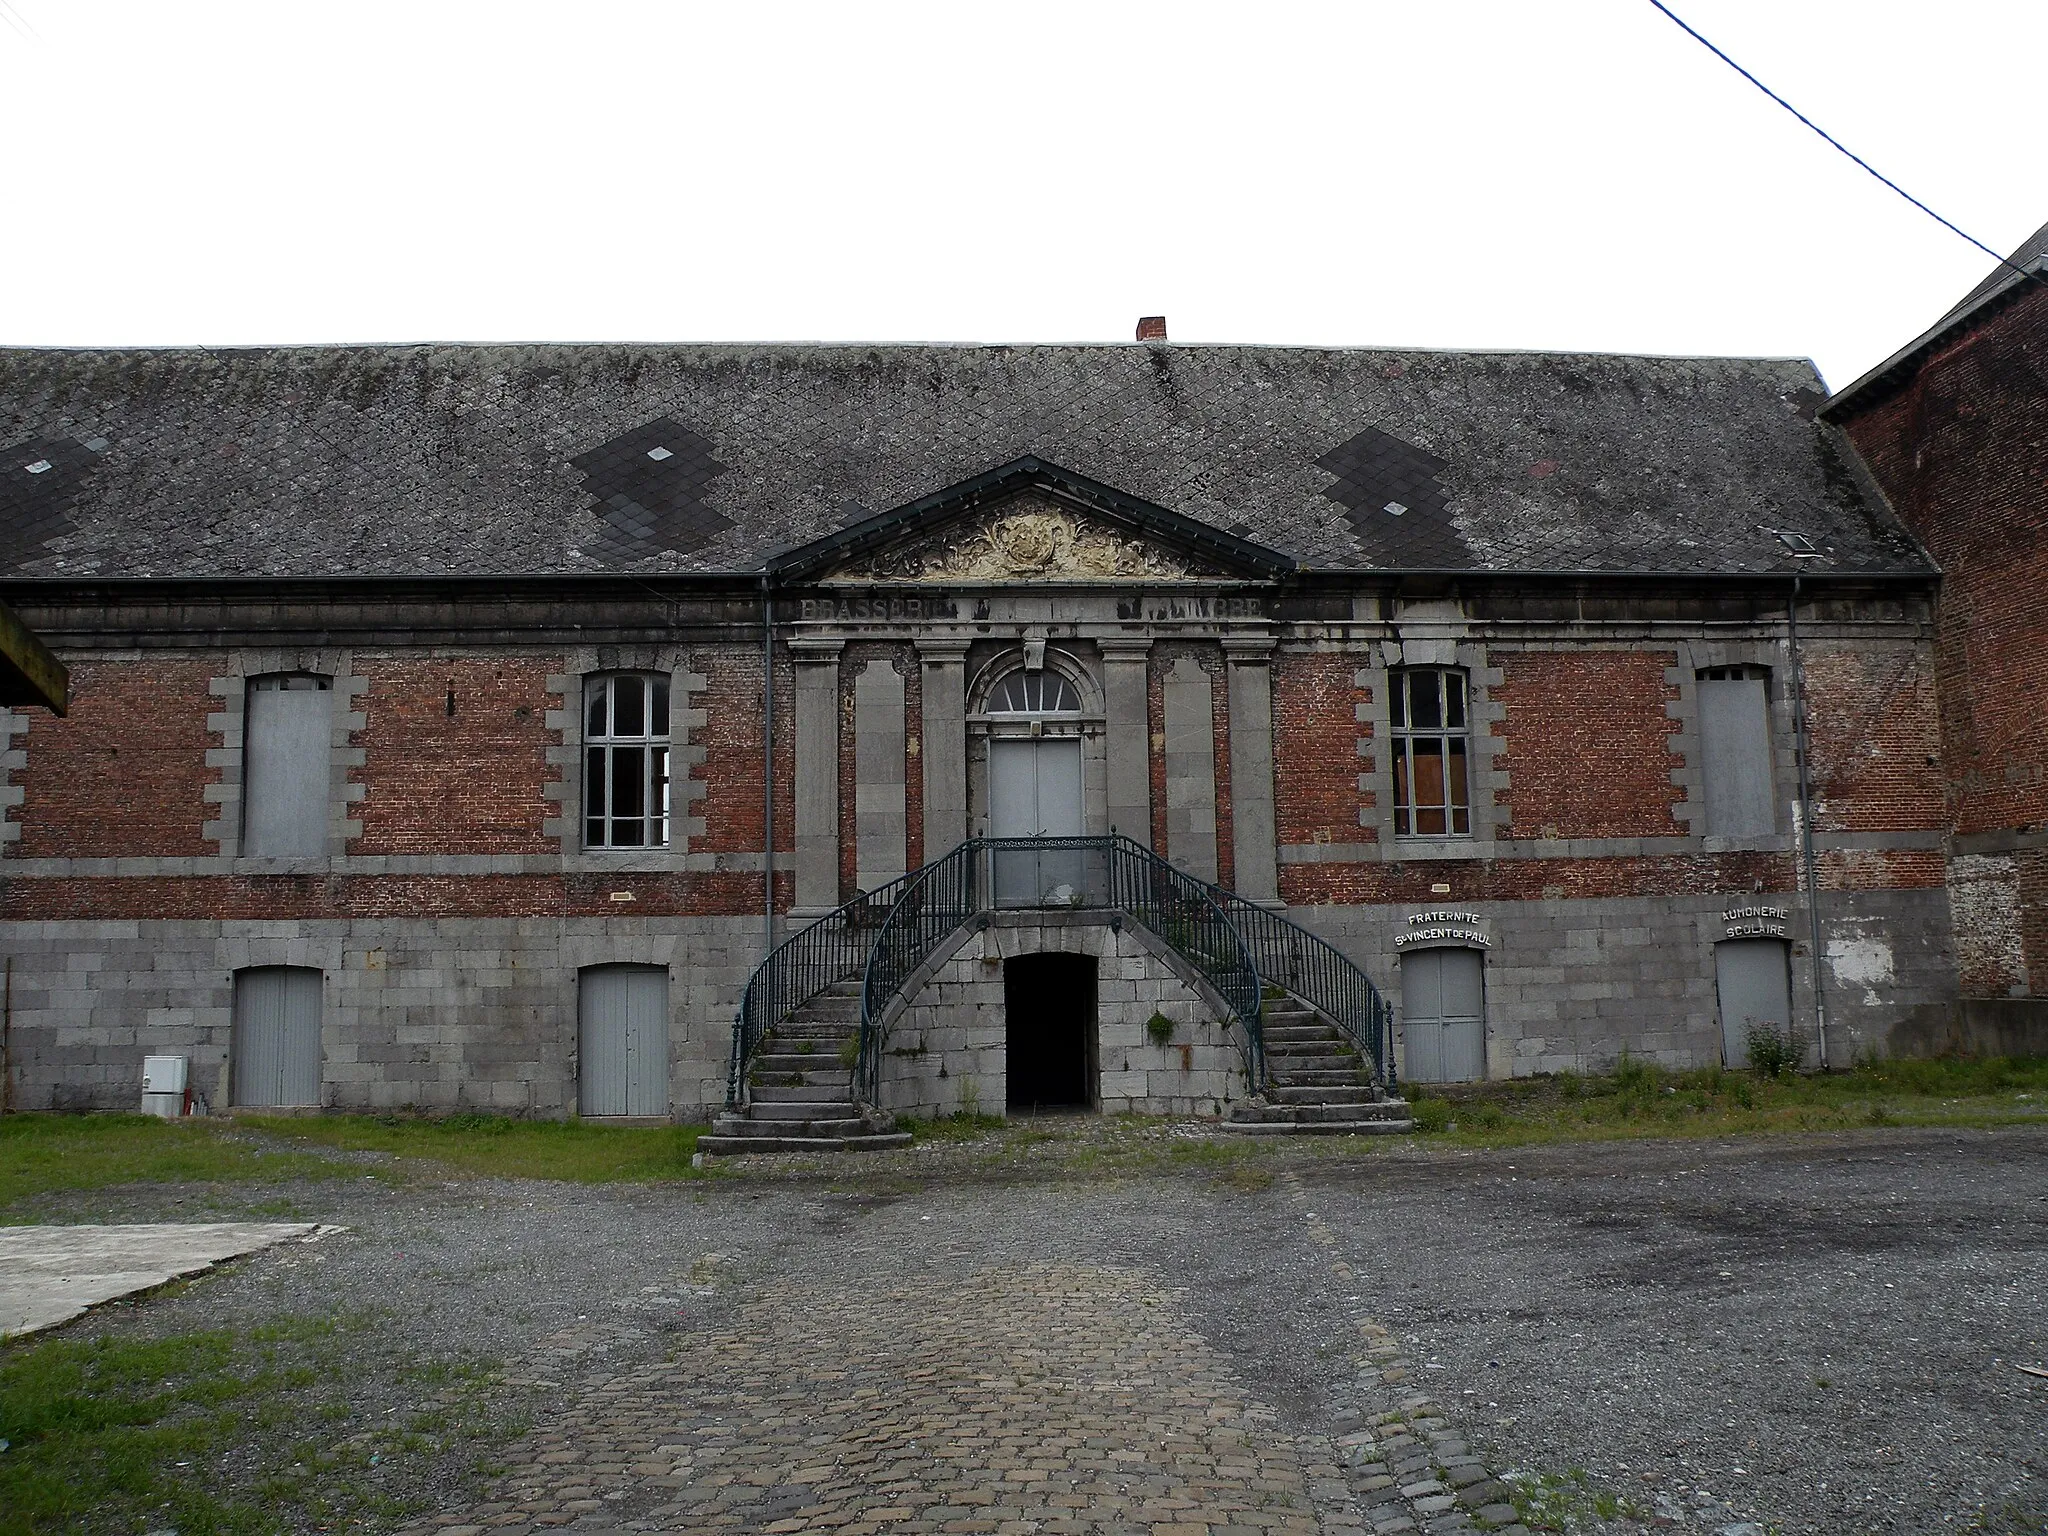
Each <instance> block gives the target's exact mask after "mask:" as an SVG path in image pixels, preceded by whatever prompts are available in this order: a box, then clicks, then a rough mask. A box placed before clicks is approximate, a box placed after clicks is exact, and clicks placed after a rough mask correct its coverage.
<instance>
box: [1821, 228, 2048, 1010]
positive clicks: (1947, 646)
mask: <svg viewBox="0 0 2048 1536" xmlns="http://www.w3.org/2000/svg"><path fill="white" fill-rule="evenodd" d="M1820 414H1821V417H1822V419H1823V420H1824V421H1827V422H1830V423H1832V424H1834V425H1835V426H1837V427H1839V428H1840V430H1841V431H1842V432H1843V433H1845V434H1846V435H1847V437H1848V438H1849V440H1850V441H1851V442H1852V443H1854V444H1855V446H1856V448H1857V450H1858V451H1859V453H1860V454H1861V455H1862V457H1863V459H1864V461H1865V462H1866V463H1868V465H1869V466H1870V469H1871V471H1872V473H1873V474H1874V475H1875V476H1876V478H1877V480H1878V483H1879V484H1880V485H1881V486H1882V488H1883V490H1884V492H1885V494H1886V496H1887V497H1888V498H1889V500H1890V502H1891V505H1892V507H1893V509H1894V510H1895V511H1896V512H1897V513H1898V515H1899V517H1900V519H1901V520H1902V521H1903V522H1904V523H1905V525H1906V526H1907V527H1908V528H1909V529H1911V530H1912V532H1913V533H1914V535H1915V536H1916V537H1918V538H1919V539H1920V540H1921V542H1922V543H1923V544H1925V546H1926V548H1927V550H1928V553H1929V554H1930V555H1932V556H1933V558H1934V560H1935V561H1936V563H1938V564H1939V565H1940V567H1941V569H1942V572H1943V579H1942V588H1941V598H1940V602H1939V604H1938V606H1937V608H1936V620H1935V670H1936V675H1937V679H1938V684H1939V691H1940V700H1941V709H1940V720H1941V737H1942V748H1941V750H1942V757H1943V762H1944V769H1943V776H1942V778H1943V782H1942V791H1943V795H1944V798H1945V804H1946V808H1947V828H1948V831H1949V833H1950V841H1949V847H1948V884H1949V904H1950V911H1951V916H1952V919H1953V922H1954V924H1955V933H1956V946H1957V965H1958V971H1959V976H1958V980H1959V984H1960V987H1961V992H1962V997H1963V999H1964V1007H1963V1008H1962V1009H1960V1010H1959V1011H1958V1012H1957V1014H1956V1015H1955V1016H1953V1017H1952V1018H1949V1019H1946V1020H1930V1023H1931V1024H1939V1025H1941V1026H1942V1030H1941V1031H1938V1032H1936V1033H1933V1034H1931V1035H1930V1036H1929V1038H1928V1040H1927V1042H1926V1043H1927V1044H1928V1045H1929V1046H1934V1047H1939V1046H1943V1045H1947V1044H1952V1043H1979V1044H1984V1045H1988V1046H1989V1047H1991V1048H2002V1049H2008V1050H2025V1049H2031V1050H2035V1051H2038V1050H2040V1049H2043V1048H2044V1044H2048V1002H2044V1001H2043V1000H2044V999H2048V598H2044V594H2048V227H2043V228H2042V229H2040V230H2038V231H2036V233H2035V234H2034V235H2033V237H2032V238H2031V239H2029V240H2028V241H2026V242H2025V243H2024V244H2023V245H2021V247H2020V248H2019V249H2018V250H2017V251H2015V252H2013V254H2012V256H2011V257H2010V258H2009V261H2008V264H2007V265H2005V266H2002V267H2000V268H1998V269H1997V270H1996V271H1994V272H1992V273H1991V274H1990V275H1989V276H1988V277H1986V278H1985V279H1984V281H1983V282H1982V283H1980V284H1979V285H1978V286H1977V287H1976V288H1975V289H1973V290H1972V291H1971V292H1970V293H1969V294H1967V295H1966V296H1965V297H1964V298H1963V300H1962V302H1961V303H1959V304H1957V305H1956V306H1955V308H1953V309H1952V310H1950V311H1949V312H1948V313H1947V314H1945V315H1943V316H1942V317H1941V319H1940V320H1939V321H1937V322H1936V323H1935V324H1934V325H1933V326H1932V327H1930V328H1929V329H1928V330H1927V331H1926V332H1924V333H1923V334H1922V335H1920V336H1918V337H1916V338H1915V339H1914V340H1913V341H1912V342H1910V343H1909V344H1908V345H1907V346H1905V347H1904V348H1902V349H1901V350H1900V351H1899V352H1897V353H1896V354H1894V355H1893V356H1892V357H1890V358H1887V359H1886V360H1885V361H1884V362H1883V363H1881V364H1879V365H1878V366H1877V367H1876V368H1874V369H1872V370H1871V371H1870V372H1869V373H1868V374H1866V375H1865V376H1864V377H1862V378H1860V379H1858V380H1856V382H1855V383H1853V384H1851V385H1850V386H1849V387H1848V388H1846V389H1844V390H1842V391H1840V392H1839V393H1838V394H1836V395H1835V396H1834V397H1833V398H1832V399H1830V400H1829V401H1828V402H1827V404H1826V406H1825V407H1824V408H1823V409H1822V411H1821V413H1820ZM1943 1031H1945V1032H1943Z"/></svg>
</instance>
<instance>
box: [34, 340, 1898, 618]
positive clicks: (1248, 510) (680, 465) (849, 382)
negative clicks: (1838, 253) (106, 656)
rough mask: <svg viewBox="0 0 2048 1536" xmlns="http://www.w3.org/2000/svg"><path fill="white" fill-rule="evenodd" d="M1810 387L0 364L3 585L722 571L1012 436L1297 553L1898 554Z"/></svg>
mask: <svg viewBox="0 0 2048 1536" xmlns="http://www.w3.org/2000/svg"><path fill="white" fill-rule="evenodd" d="M1818 383H1819V381H1818V378H1817V376H1816V375H1815V373H1814V372H1813V369H1812V367H1811V365H1809V364H1806V363H1803V362H1793V361H1782V360H1742V359H1720V358H1708V359H1701V358H1642V357H1614V356H1574V355H1562V354H1536V353H1442V352H1396V351H1366V350H1334V349H1309V348H1281V347H1230V346H1193V347H1188V346H1171V345H1163V344H1146V345H1124V346H1066V347H1025V346H1020V347H969V346H888V347H882V346H874V347H870V346H788V345H776V346H639V345H591V346H419V347H325V348H291V349H246V350H243V349H237V350H198V349H192V350H164V351H154V350H152V351H69V350H28V349H12V350H7V349H0V572H6V573H10V574H18V575H23V576H33V577H56V578H63V577H77V576H86V575H91V576H102V577H109V576H124V577H126V576H157V577H170V576H180V577H210V576H263V575H274V576H286V575H305V576H320V575H465V574H466V575H493V574H501V575H504V574H552V573H566V572H601V571H607V570H617V571H629V572H634V573H639V574H652V573H659V572H683V571H746V570H754V569H758V568H759V567H760V565H761V564H762V563H763V562H764V561H765V560H767V559H768V558H770V557H771V556H773V555H774V554H776V553H777V552H779V551H783V550H787V549H791V548H794V547H796V546H798V545H802V544H804V543H806V542H808V541H810V540H813V539H816V538H820V537H822V536H824V535H827V534H830V533H832V532H834V531H835V530H837V529H840V528H843V527H846V526H848V525H850V524H853V523H856V522H859V521H860V520H861V519H863V518H866V517H869V516H871V515H873V514H875V513H878V512H885V511H889V510H892V509H894V508H897V507H900V506H903V505H905V504H907V503H910V502H912V501H915V500H917V499H918V498H921V497H924V496H927V495H929V494H931V493H932V492H934V491H937V490H940V489H943V488H944V487H946V486H949V485H952V484H954V483H956V482H959V481H963V480H966V479H969V478H970V477H972V476H975V475H977V474H979V473H981V472H983V471H985V470H987V469H989V468H990V467H991V466H994V465H999V464H1003V463H1006V462H1008V461H1010V460H1013V459H1017V458H1020V457H1024V456H1027V455H1035V456H1036V457H1038V458H1040V459H1042V460H1045V461H1047V462H1049V463H1053V464H1057V465H1060V466H1063V467H1064V468H1066V469H1069V470H1073V471H1075V472H1077V473H1079V474H1081V475H1085V476H1090V477H1093V478H1094V479H1096V480H1100V481H1103V482H1105V483H1107V484H1108V485H1111V486H1114V487H1117V488H1118V489H1120V490H1122V491H1125V492H1128V493H1129V494H1130V495H1132V496H1134V497H1139V498H1143V499H1144V500H1147V501H1150V502H1153V503H1156V504H1158V505H1159V506H1162V507H1165V508H1167V509H1169V510H1171V511H1174V512H1177V513H1180V514H1182V515H1184V516H1186V517H1190V518H1194V519H1197V520H1199V521H1202V522H1205V523H1208V524H1210V525H1212V526H1214V527H1217V528H1221V529H1224V530H1226V531H1228V532H1231V533H1235V534H1238V535H1240V536H1242V537H1244V538H1246V539H1249V540H1252V541H1254V542H1257V543H1260V544H1263V545H1266V546H1268V547H1270V548H1272V549H1274V550H1277V551H1279V552H1280V553H1282V554H1284V555H1285V556H1287V557H1288V558H1289V559H1290V560H1293V561H1295V562H1297V563H1298V564H1300V565H1302V566H1305V567H1310V568H1323V569H1337V570H1343V569H1363V568H1400V569H1444V568H1454V569H1462V568H1468V567H1469V568H1477V569H1490V570H1504V571H1515V570H1520V571H1580V570H1585V571H1614V572H1660V571H1675V572H1687V571H1790V570H1794V569H1805V570H1844V571H1920V570H1925V569H1927V566H1926V563H1925V557H1924V556H1923V555H1922V554H1921V553H1920V551H1919V549H1918V547H1917V545H1915V544H1914V542H1913V541H1912V540H1911V539H1910V538H1909V537H1908V536H1907V535H1906V534H1905V533H1904V532H1902V531H1901V529H1900V528H1899V526H1898V525H1897V523H1896V522H1895V521H1894V520H1893V518H1892V517H1891V515H1890V513H1889V511H1888V510H1887V509H1886V508H1885V506H1884V504H1883V502H1882V500H1881V499H1880V497H1879V496H1878V494H1877V492H1876V491H1875V490H1873V489H1871V488H1870V487H1869V484H1868V482H1867V481H1866V480H1865V479H1863V478H1862V477H1861V473H1860V471H1859V470H1857V469H1856V468H1855V467H1854V464H1853V459H1852V457H1851V456H1850V455H1848V454H1846V453H1845V452H1844V451H1843V450H1842V449H1841V448H1840V447H1839V446H1838V442H1837V439H1836V438H1835V437H1834V435H1833V429H1831V428H1827V427H1824V426H1821V425H1818V424H1816V423H1815V422H1814V420H1813V419H1812V413H1813V406H1814V404H1815V403H1816V402H1817V401H1818V400H1819V399H1820V398H1821V395H1820V391H1819V389H1818ZM1776 529H1787V530H1792V531H1796V532H1799V533H1803V534H1805V535H1806V536H1807V537H1808V538H1810V539H1811V540H1812V541H1813V543H1814V544H1815V545H1816V546H1818V547H1819V549H1820V550H1821V551H1822V552H1823V554H1824V555H1825V557H1826V558H1825V559H1824V560H1807V561H1795V560H1794V559H1793V557H1792V554H1791V551H1790V549H1789V548H1788V547H1787V545H1786V544H1785V543H1784V542H1783V541H1782V540H1780V539H1779V538H1777V537H1776V536H1775V534H1774V533H1773V532H1772V530H1776Z"/></svg>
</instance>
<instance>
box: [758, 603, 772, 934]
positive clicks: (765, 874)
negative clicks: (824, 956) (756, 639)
mask: <svg viewBox="0 0 2048 1536" xmlns="http://www.w3.org/2000/svg"><path fill="white" fill-rule="evenodd" d="M774 949H775V589H774V577H772V576H770V575H769V574H768V572H767V571H765V570H764V571H762V572H761V958H762V959H763V960H766V959H767V958H768V956H769V955H770V954H771V953H773V952H774Z"/></svg>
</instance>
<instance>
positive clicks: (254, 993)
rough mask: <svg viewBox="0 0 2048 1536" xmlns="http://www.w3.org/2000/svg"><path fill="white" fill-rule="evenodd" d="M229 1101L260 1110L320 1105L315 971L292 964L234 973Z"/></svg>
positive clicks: (317, 1003)
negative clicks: (233, 1020)
mask: <svg viewBox="0 0 2048 1536" xmlns="http://www.w3.org/2000/svg"><path fill="white" fill-rule="evenodd" d="M232 1055H233V1060H232V1063H231V1065H230V1069H229V1083H228V1092H229V1097H230V1098H232V1099H233V1101H234V1102H235V1103H237V1104H247V1105H256V1106H263V1107H277V1106H287V1105H289V1106H303V1105H315V1104H318V1103H319V1102H320V973H319V972H318V971H314V970H308V969H306V968H305V967H303V966H296V965H264V966H257V967H254V968H253V969H250V970H246V971H237V972H235V1027H234V1044H233V1047H232Z"/></svg>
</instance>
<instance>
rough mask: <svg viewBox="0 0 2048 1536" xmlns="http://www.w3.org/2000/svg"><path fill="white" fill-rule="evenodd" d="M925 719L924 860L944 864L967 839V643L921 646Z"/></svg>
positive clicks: (921, 736)
mask: <svg viewBox="0 0 2048 1536" xmlns="http://www.w3.org/2000/svg"><path fill="white" fill-rule="evenodd" d="M917 654H918V659H919V661H920V662H921V663H922V665H923V668H924V689H923V693H922V697H923V700H924V719H923V721H922V722H921V724H920V725H919V728H918V731H919V738H918V739H919V746H918V750H919V754H920V758H921V761H922V762H923V764H924V856H925V858H926V859H928V860H929V859H940V858H944V857H945V856H946V855H947V854H948V853H950V852H952V850H953V849H954V848H956V847H958V846H959V845H960V844H961V843H963V842H965V841H966V839H967V674H966V663H967V642H966V641H965V640H920V641H918V642H917Z"/></svg>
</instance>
